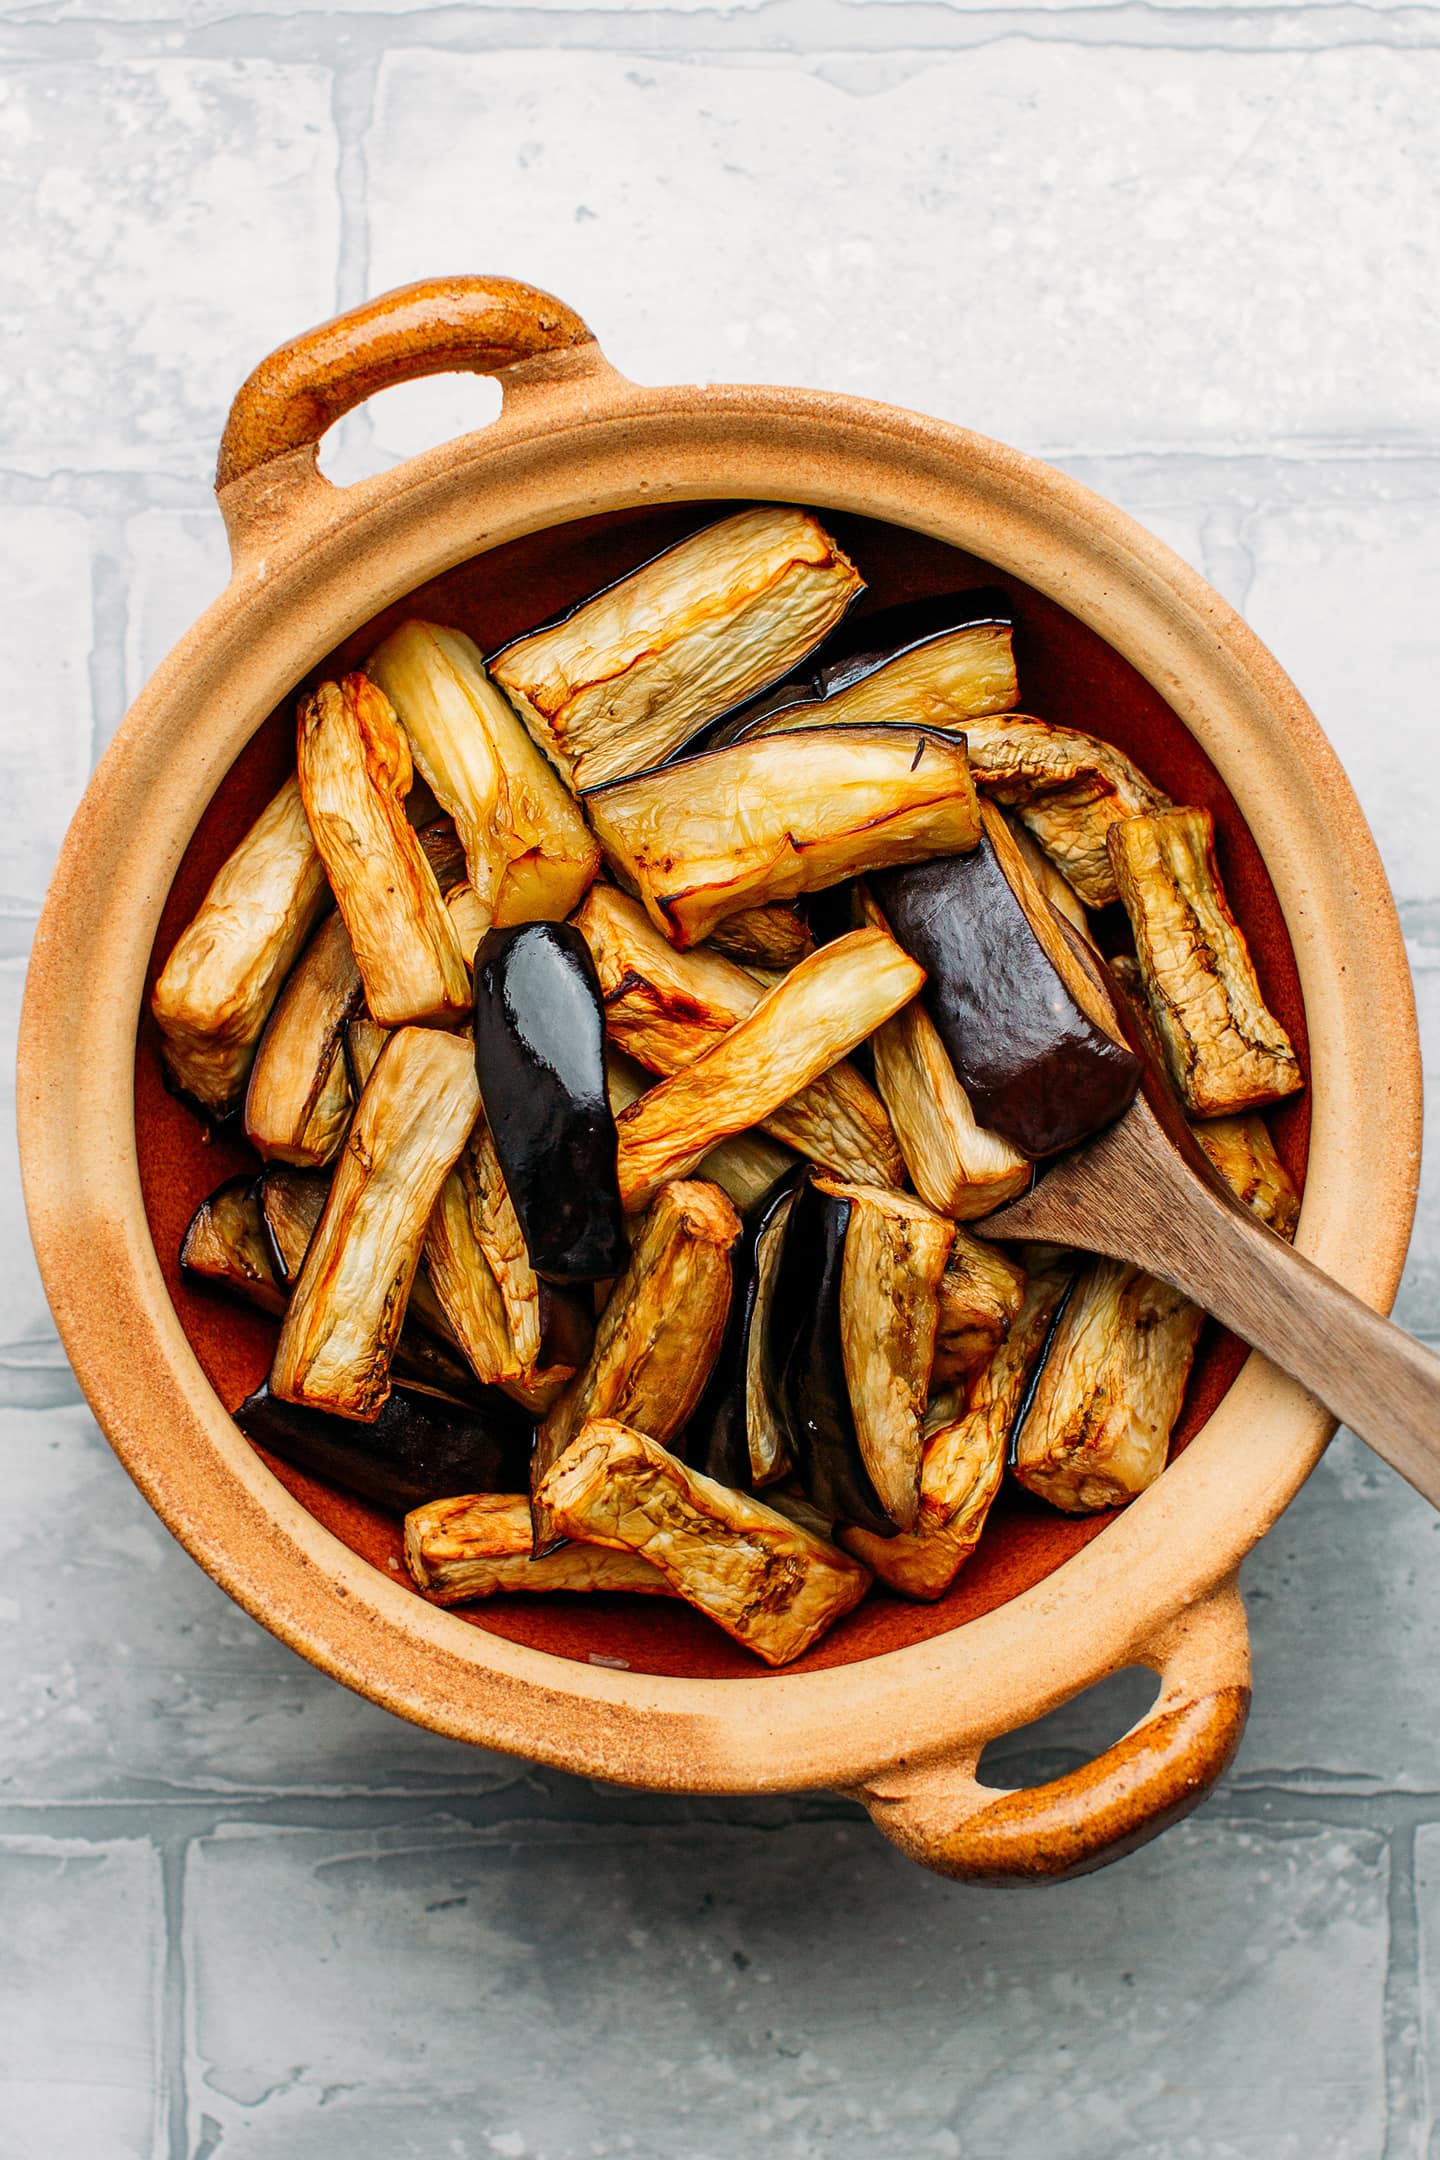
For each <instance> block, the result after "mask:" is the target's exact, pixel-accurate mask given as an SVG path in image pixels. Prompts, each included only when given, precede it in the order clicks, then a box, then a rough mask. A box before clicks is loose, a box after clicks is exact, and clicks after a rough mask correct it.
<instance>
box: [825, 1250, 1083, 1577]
mask: <svg viewBox="0 0 1440 2160" xmlns="http://www.w3.org/2000/svg"><path fill="white" fill-rule="evenodd" d="M1032 1258H1033V1262H1034V1264H1033V1266H1032V1268H1031V1272H1030V1278H1029V1281H1028V1282H1027V1284H1026V1287H1025V1298H1024V1302H1023V1304H1022V1305H1021V1308H1020V1311H1019V1313H1018V1314H1017V1316H1016V1318H1015V1320H1014V1323H1013V1324H1012V1326H1011V1329H1010V1332H1009V1334H1008V1335H1007V1336H1006V1338H1005V1340H1004V1342H1003V1343H1002V1344H1001V1345H1000V1347H999V1349H998V1350H997V1351H996V1352H995V1355H994V1356H993V1357H992V1358H991V1359H990V1360H989V1362H988V1363H987V1364H985V1365H983V1366H982V1367H981V1368H980V1370H979V1371H978V1372H977V1373H975V1375H974V1376H973V1378H972V1379H971V1381H970V1383H969V1386H968V1389H967V1390H966V1392H965V1398H964V1404H963V1408H961V1409H960V1410H959V1412H958V1414H957V1413H956V1407H955V1404H954V1398H953V1397H951V1396H945V1397H942V1398H941V1399H940V1400H939V1401H938V1402H936V1403H935V1404H933V1405H932V1409H931V1414H930V1415H929V1416H928V1417H927V1419H926V1428H925V1454H924V1460H923V1462H922V1464H921V1470H920V1517H919V1521H918V1522H917V1524H916V1526H915V1528H914V1530H913V1531H909V1532H907V1533H906V1534H905V1535H904V1536H902V1537H890V1538H879V1537H875V1536H874V1535H873V1534H872V1533H870V1532H869V1531H866V1530H858V1529H846V1530H842V1531H841V1533H840V1540H841V1543H842V1544H843V1545H845V1546H846V1547H847V1549H848V1550H849V1551H851V1552H853V1553H855V1554H856V1555H857V1556H858V1558H860V1559H861V1560H863V1561H864V1562H865V1564H866V1566H867V1567H869V1568H873V1569H874V1571H875V1573H876V1575H877V1576H878V1577H879V1578H880V1580H881V1582H883V1583H887V1584H888V1585H889V1587H890V1588H891V1589H892V1590H898V1591H899V1592H900V1593H901V1594H902V1596H905V1597H911V1598H918V1599H921V1600H924V1601H925V1602H927V1603H928V1602H930V1601H933V1600H934V1599H935V1598H940V1597H943V1596H944V1595H945V1593H946V1591H947V1590H948V1589H949V1588H950V1585H951V1584H952V1583H953V1582H954V1580H955V1578H956V1576H957V1575H958V1574H959V1572H960V1570H961V1568H962V1567H963V1566H964V1564H965V1562H966V1561H967V1560H968V1559H969V1557H970V1555H971V1553H973V1552H974V1550H975V1547H976V1546H977V1545H978V1544H979V1542H980V1533H981V1531H982V1530H983V1529H984V1527H985V1520H986V1517H987V1516H988V1514H989V1512H990V1504H991V1502H992V1501H993V1499H994V1498H995V1495H996V1493H997V1492H998V1491H999V1489H1000V1483H1001V1479H1002V1477H1003V1475H1004V1470H1005V1461H1006V1456H1007V1454H1008V1452H1009V1446H1010V1435H1011V1431H1012V1429H1013V1427H1014V1424H1015V1420H1016V1417H1017V1415H1018V1414H1019V1411H1020V1407H1021V1404H1022V1402H1023V1401H1024V1397H1025V1391H1026V1388H1027V1386H1028V1385H1029V1383H1030V1379H1031V1376H1032V1374H1033V1372H1034V1370H1035V1366H1036V1364H1037V1362H1038V1361H1039V1359H1040V1356H1041V1354H1042V1353H1043V1351H1044V1348H1045V1344H1046V1341H1047V1340H1048V1338H1049V1335H1050V1330H1051V1327H1052V1325H1053V1323H1054V1319H1055V1315H1056V1313H1057V1311H1058V1310H1059V1308H1060V1304H1061V1301H1062V1299H1063V1298H1064V1296H1065V1293H1066V1291H1067V1290H1068V1289H1069V1287H1070V1284H1071V1282H1072V1280H1073V1277H1074V1270H1075V1267H1076V1265H1077V1264H1078V1263H1077V1261H1076V1258H1075V1256H1074V1255H1073V1254H1070V1253H1060V1252H1057V1251H1055V1250H1054V1249H1053V1248H1048V1247H1047V1248H1043V1249H1042V1248H1041V1247H1038V1246H1037V1247H1035V1248H1033V1250H1032Z"/></svg>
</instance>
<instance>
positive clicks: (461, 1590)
mask: <svg viewBox="0 0 1440 2160" xmlns="http://www.w3.org/2000/svg"><path fill="white" fill-rule="evenodd" d="M405 1564H406V1566H407V1567H408V1568H409V1570H410V1573H411V1575H412V1577H413V1578H414V1580H415V1582H416V1584H417V1585H418V1587H419V1588H420V1589H421V1590H423V1591H424V1592H425V1595H426V1596H427V1597H428V1598H429V1599H430V1600H431V1602H432V1603H433V1604H436V1605H464V1604H466V1603H467V1602H468V1601H469V1600H471V1599H472V1598H486V1597H494V1596H495V1594H496V1592H497V1591H500V1590H528V1591H531V1592H538V1593H539V1594H540V1595H541V1596H548V1595H549V1594H550V1593H551V1592H552V1591H555V1590H567V1591H568V1590H579V1591H588V1590H605V1591H614V1590H626V1591H636V1592H638V1593H639V1594H640V1595H641V1596H642V1597H673V1596H674V1595H675V1593H674V1591H673V1590H672V1589H671V1587H670V1585H669V1583H668V1582H667V1581H666V1580H665V1577H664V1576H663V1575H662V1574H661V1573H660V1570H659V1569H658V1568H655V1567H652V1566H651V1565H650V1562H649V1561H648V1560H642V1559H640V1558H639V1556H638V1555H637V1554H635V1553H630V1552H617V1551H615V1550H613V1549H612V1548H611V1547H610V1546H608V1545H562V1546H561V1547H560V1549H559V1551H558V1552H552V1553H546V1554H545V1556H544V1557H543V1558H542V1559H539V1560H537V1559H535V1558H534V1557H533V1555H532V1553H531V1536H530V1502H529V1499H528V1498H527V1496H526V1495H525V1494H523V1493H488V1492H487V1493H464V1494H462V1495H461V1496H460V1497H459V1498H458V1499H448V1500H432V1501H431V1502H430V1503H429V1505H428V1506H426V1507H419V1508H415V1509H414V1510H413V1511H412V1512H411V1513H410V1514H409V1515H407V1516H406V1518H405Z"/></svg>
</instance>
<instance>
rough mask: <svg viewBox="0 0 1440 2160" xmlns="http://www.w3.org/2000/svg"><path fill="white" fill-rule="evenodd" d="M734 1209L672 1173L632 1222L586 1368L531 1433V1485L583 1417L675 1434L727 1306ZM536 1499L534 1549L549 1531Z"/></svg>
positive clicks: (703, 1375)
mask: <svg viewBox="0 0 1440 2160" xmlns="http://www.w3.org/2000/svg"><path fill="white" fill-rule="evenodd" d="M739 1235H740V1218H739V1216H738V1215H737V1214H736V1213H735V1210H734V1208H733V1207H732V1206H731V1205H730V1202H729V1201H728V1200H727V1199H726V1197H725V1195H724V1193H722V1192H721V1191H720V1190H719V1188H718V1186H715V1185H708V1184H704V1183H702V1182H700V1181H698V1180H697V1181H687V1180H680V1179H677V1180H676V1181H675V1182H674V1183H673V1184H670V1185H667V1186H665V1187H664V1189H663V1190H662V1191H661V1192H659V1193H658V1194H657V1195H656V1198H655V1201H654V1204H653V1205H652V1206H651V1207H650V1209H649V1211H648V1212H647V1214H646V1216H645V1219H644V1221H643V1222H642V1223H641V1224H640V1225H639V1227H638V1229H637V1231H636V1233H635V1240H634V1244H633V1246H632V1249H631V1253H630V1259H629V1262H628V1264H627V1266H626V1269H625V1272H624V1274H623V1275H622V1276H621V1277H620V1279H619V1281H618V1282H617V1283H616V1285H615V1287H614V1289H613V1290H612V1291H611V1293H610V1296H609V1298H608V1300H607V1301H606V1305H605V1309H604V1311H603V1312H602V1313H601V1315H600V1318H599V1321H598V1323H597V1325H596V1329H595V1345H594V1348H593V1349H592V1351H591V1353H590V1359H589V1362H588V1364H587V1365H586V1367H585V1369H584V1371H583V1372H581V1373H579V1374H577V1376H576V1378H575V1379H574V1380H573V1381H572V1382H571V1383H570V1386H569V1387H568V1388H566V1390H565V1392H564V1394H563V1395H562V1396H561V1397H560V1400H559V1401H558V1402H557V1403H556V1404H555V1406H554V1408H553V1409H552V1410H551V1411H550V1412H549V1414H548V1416H547V1417H546V1418H545V1420H544V1423H543V1424H542V1425H541V1427H540V1430H539V1432H538V1433H537V1434H536V1436H535V1458H534V1463H533V1467H532V1492H534V1491H538V1486H539V1483H540V1480H541V1479H542V1478H543V1477H544V1474H545V1472H546V1471H547V1470H548V1469H549V1467H550V1465H551V1464H552V1463H553V1462H555V1461H557V1460H558V1459H559V1457H560V1456H561V1455H563V1453H564V1452H565V1449H566V1448H567V1447H568V1446H569V1444H570V1442H571V1440H573V1439H574V1437H575V1435H576V1433H577V1432H578V1431H579V1430H580V1427H581V1426H582V1425H583V1424H584V1423H585V1421H586V1420H587V1418H595V1417H612V1416H615V1417H623V1418H624V1419H625V1420H626V1421H633V1422H634V1423H635V1424H637V1425H639V1426H640V1427H641V1428H642V1429H643V1430H644V1431H645V1432H647V1433H649V1435H650V1437H651V1438H652V1439H653V1440H657V1441H660V1442H662V1443H663V1442H665V1441H669V1440H673V1439H674V1437H675V1435H676V1433H678V1432H680V1431H681V1430H682V1428H683V1427H684V1425H685V1421H686V1419H687V1418H688V1417H689V1415H690V1413H691V1411H692V1410H693V1409H694V1408H695V1405H696V1403H697V1402H698V1401H699V1399H700V1395H701V1392H702V1390H703V1389H704V1386H705V1383H706V1381H707V1380H708V1379H709V1377H710V1369H711V1367H712V1366H713V1364H714V1363H715V1360H716V1358H717V1356H718V1355H719V1351H720V1345H721V1342H722V1341H723V1339H724V1335H725V1322H726V1319H727V1317H728V1315H729V1311H730V1298H731V1290H732V1269H731V1260H730V1253H731V1248H732V1247H733V1246H734V1244H735V1242H736V1240H737V1238H738V1237H739ZM556 1534H557V1533H556V1531H555V1529H554V1526H553V1524H551V1523H550V1522H549V1521H548V1520H547V1518H546V1516H545V1513H544V1510H543V1508H542V1507H541V1506H540V1503H539V1501H538V1499H537V1500H536V1514H535V1549H536V1551H537V1552H540V1551H542V1550H543V1549H544V1548H545V1546H546V1545H548V1544H549V1543H551V1541H552V1540H553V1538H554V1537H555V1535H556Z"/></svg>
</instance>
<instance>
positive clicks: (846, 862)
mask: <svg viewBox="0 0 1440 2160" xmlns="http://www.w3.org/2000/svg"><path fill="white" fill-rule="evenodd" d="M585 807H586V809H587V811H588V812H589V814H590V821H591V823H592V825H593V826H594V828H595V831H596V832H597V834H598V835H599V838H600V845H601V846H602V848H603V849H604V850H605V853H606V855H607V857H608V858H609V860H610V862H611V863H612V865H613V866H614V868H615V870H616V873H617V875H618V877H619V879H620V882H621V883H622V884H624V885H627V886H629V887H631V888H632V889H633V890H634V891H636V892H637V893H638V894H639V896H640V898H641V899H642V900H643V902H644V903H645V908H646V911H647V912H648V914H649V915H650V917H651V919H652V921H653V922H655V923H656V924H657V926H658V927H659V928H660V929H661V930H663V931H664V933H665V935H666V936H667V937H668V938H669V939H670V941H671V942H672V944H675V945H682V946H683V945H694V944H698V943H699V941H700V940H701V939H702V938H705V937H708V936H709V935H710V933H711V932H712V931H713V930H714V928H715V926H716V924H717V923H721V922H723V921H724V920H725V918H726V917H727V916H729V915H734V914H736V913H737V912H738V911H739V910H740V909H742V908H751V907H754V906H756V905H758V904H759V903H761V902H770V901H776V900H793V899H795V898H796V897H797V896H798V895H799V894H801V893H807V892H817V891H819V890H820V888H821V887H823V886H826V885H835V884H838V883H839V882H840V880H841V879H842V878H847V877H854V876H857V875H859V873H861V872H862V871H866V870H874V869H877V868H879V867H881V866H882V865H885V864H895V863H917V862H925V861H928V860H929V858H930V857H932V856H935V855H942V856H943V855H953V854H960V853H964V852H966V851H968V850H970V849H972V848H974V847H975V845H976V843H977V841H978V840H979V837H980V825H979V815H978V809H977V805H976V800H975V789H974V786H973V784H972V782H971V779H970V767H969V764H968V762H967V760H966V756H965V745H964V742H963V741H962V740H961V739H960V738H958V737H957V736H954V735H946V734H943V733H941V732H940V731H939V730H937V729H933V728H892V727H834V728H831V727H825V728H801V729H796V730H795V731H793V732H790V733H786V734H784V735H762V736H756V737H754V738H753V739H751V740H747V741H745V742H739V743H735V744H734V745H732V746H731V747H730V748H728V749H724V750H710V751H706V752H705V753H704V754H703V755H701V756H699V757H692V758H687V759H685V760H684V761H683V762H682V763H680V764H676V765H662V766H660V767H659V768H657V769H656V770H654V771H652V772H645V773H641V774H640V775H639V776H638V777H637V778H635V779H631V780H617V781H614V782H612V783H611V784H610V785H609V786H608V787H601V788H595V789H592V791H591V792H590V793H589V794H587V795H586V798H585Z"/></svg>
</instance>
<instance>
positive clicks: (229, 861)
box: [150, 778, 328, 1118]
mask: <svg viewBox="0 0 1440 2160" xmlns="http://www.w3.org/2000/svg"><path fill="white" fill-rule="evenodd" d="M327 897H328V894H327V890H326V885H325V871H324V868H323V866H322V864H321V861H320V857H319V855H318V853H317V852H316V848H315V842H314V839H313V837H312V835H311V832H310V826H309V824H308V822H307V820H306V816H305V808H304V804H303V803H302V802H301V799H300V784H299V782H298V780H295V779H293V778H292V779H289V780H287V781H286V782H285V785H284V787H282V788H281V790H280V792H279V794H278V795H276V796H275V797H274V798H273V800H272V801H271V802H270V803H269V804H268V805H267V806H266V808H265V809H264V810H262V811H261V813H260V815H259V817H258V818H257V819H256V820H255V823H254V824H253V825H252V826H251V828H250V830H249V832H247V833H246V835H245V837H244V839H243V840H242V841H241V842H240V845H239V846H238V847H237V848H235V849H234V850H233V852H232V853H231V854H230V855H229V856H228V857H227V858H226V860H225V862H224V863H223V864H222V865H221V867H220V869H219V870H218V872H217V873H216V875H215V878H214V880H213V882H212V883H211V886H210V890H209V891H208V892H207V893H206V895H205V898H204V899H203V900H202V901H201V903H200V906H199V908H198V910H197V911H196V913H195V915H194V916H193V917H192V918H191V920H190V922H189V924H188V925H187V926H186V928H185V929H184V930H182V931H181V933H180V936H179V937H178V938H177V939H176V941H175V944H174V947H173V948H172V950H171V953H170V957H169V959H168V960H167V961H166V963H165V965H164V967H163V968H162V969H161V971H160V975H159V979H158V981H157V982H156V984H155V988H154V989H153V991H152V992H151V993H150V1010H151V1012H152V1013H153V1014H154V1015H155V1020H156V1023H157V1025H158V1027H159V1029H160V1055H161V1057H162V1059H163V1060H164V1064H165V1070H166V1073H167V1074H168V1076H169V1078H170V1081H171V1083H172V1084H173V1085H174V1086H175V1087H176V1088H177V1089H178V1090H179V1091H180V1093H181V1094H183V1095H188V1096H189V1097H190V1098H191V1100H192V1101H193V1102H195V1103H197V1104H198V1105H199V1107H200V1108H201V1109H202V1110H204V1111H206V1112H208V1114H209V1115H210V1116H211V1117H215V1118H221V1117H224V1116H225V1115H226V1114H227V1113H228V1112H229V1111H231V1110H233V1109H234V1107H235V1105H236V1104H237V1103H238V1102H239V1100H240V1097H241V1095H242V1094H243V1093H244V1089H245V1080H246V1076H247V1074H248V1073H249V1071H250V1066H251V1062H252V1060H253V1058H254V1056H255V1046H256V1044H257V1043H258V1042H259V1040H260V1036H261V1034H262V1032H263V1030H264V1027H265V1023H266V1021H267V1020H268V1019H269V1017H270V1010H271V1007H272V1006H273V1005H274V1003H275V999H276V997H277V995H278V994H279V990H280V986H281V984H282V983H283V982H284V980H285V978H286V976H287V975H288V974H289V972H290V969H291V967H292V965H293V964H294V960H295V956H296V954H297V953H298V952H299V950H300V948H301V946H302V945H303V944H304V943H305V940H306V938H307V937H308V936H309V935H310V931H311V928H312V927H313V925H314V923H315V920H316V918H317V916H318V915H319V914H320V912H321V910H322V908H323V907H324V906H325V904H326V900H327Z"/></svg>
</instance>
